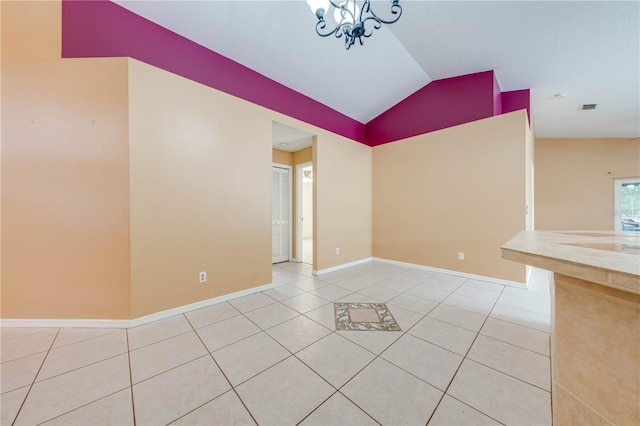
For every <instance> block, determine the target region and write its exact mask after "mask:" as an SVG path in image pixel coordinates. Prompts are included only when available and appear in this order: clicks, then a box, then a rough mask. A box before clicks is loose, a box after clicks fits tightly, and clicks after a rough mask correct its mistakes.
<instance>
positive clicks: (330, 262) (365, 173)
mask: <svg viewBox="0 0 640 426" xmlns="http://www.w3.org/2000/svg"><path fill="white" fill-rule="evenodd" d="M372 151H373V150H372V149H371V148H370V147H368V146H365V145H362V144H359V143H352V142H350V141H347V140H345V139H344V138H341V137H339V136H337V135H333V134H330V133H326V134H324V135H323V137H318V138H317V140H316V141H315V143H314V145H313V159H314V161H313V173H314V180H313V184H314V200H313V202H314V208H315V212H316V214H315V221H314V230H313V235H314V238H315V241H314V242H315V247H314V251H313V256H314V269H316V270H323V269H327V268H330V267H333V266H337V265H341V264H344V263H348V262H353V261H356V260H360V259H364V258H367V257H370V256H371V244H372V234H371V229H372V227H371V226H372V222H371V221H372ZM336 248H340V254H339V255H336Z"/></svg>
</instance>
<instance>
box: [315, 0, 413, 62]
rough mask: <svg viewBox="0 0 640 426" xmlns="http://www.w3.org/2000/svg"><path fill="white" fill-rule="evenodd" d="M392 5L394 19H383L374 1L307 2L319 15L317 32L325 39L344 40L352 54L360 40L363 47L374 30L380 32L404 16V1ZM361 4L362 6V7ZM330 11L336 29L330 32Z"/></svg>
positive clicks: (319, 0)
mask: <svg viewBox="0 0 640 426" xmlns="http://www.w3.org/2000/svg"><path fill="white" fill-rule="evenodd" d="M389 1H390V2H391V15H395V16H392V17H391V19H382V18H380V17H379V16H378V15H376V13H375V12H374V11H373V9H372V7H371V1H370V0H363V1H359V0H341V1H340V0H339V1H335V0H307V4H308V5H309V7H310V8H311V11H312V12H314V13H315V14H316V17H317V18H318V22H317V23H316V32H317V33H318V35H319V36H321V37H327V36H330V35H331V34H335V36H336V38H340V37H342V36H344V47H345V49H347V50H349V48H350V47H351V46H353V44H354V43H355V42H356V40H358V41H359V42H360V45H362V44H363V43H362V37H371V34H372V33H373V30H374V29H375V30H377V29H380V27H382V24H393V23H394V22H396V21H397V20H398V19H400V15H402V6H400V4H399V3H400V0H389ZM359 4H360V5H359ZM329 9H332V10H333V21H335V22H333V23H335V27H334V28H333V29H330V28H332V27H330V28H329V29H327V21H326V20H325V16H326V14H327V12H329Z"/></svg>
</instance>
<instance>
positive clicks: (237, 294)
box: [129, 283, 273, 327]
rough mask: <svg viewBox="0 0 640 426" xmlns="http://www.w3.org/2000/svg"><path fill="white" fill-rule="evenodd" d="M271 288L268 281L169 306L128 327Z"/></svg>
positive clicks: (133, 321)
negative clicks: (228, 292)
mask: <svg viewBox="0 0 640 426" xmlns="http://www.w3.org/2000/svg"><path fill="white" fill-rule="evenodd" d="M272 288H273V283H270V284H265V285H261V286H259V287H253V288H248V289H246V290H241V291H236V292H235V293H230V294H225V295H222V296H218V297H213V298H211V299H206V300H200V301H199V302H195V303H190V304H188V305H182V306H178V307H177V308H171V309H167V310H166V311H160V312H156V313H154V314H150V315H145V316H143V317H139V318H135V319H132V320H131V324H130V325H129V327H137V326H139V325H143V324H147V323H150V322H153V321H158V320H160V319H164V318H168V317H172V316H174V315H178V314H183V313H185V312H189V311H194V310H196V309H200V308H205V307H207V306H211V305H215V304H216V303H220V302H226V301H228V300H232V299H237V298H238V297H242V296H248V295H250V294H253V293H258V292H261V291H265V290H270V289H272Z"/></svg>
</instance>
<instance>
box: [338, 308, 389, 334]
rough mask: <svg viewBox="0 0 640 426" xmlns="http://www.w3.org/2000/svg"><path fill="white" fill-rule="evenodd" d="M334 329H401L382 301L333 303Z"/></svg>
mask: <svg viewBox="0 0 640 426" xmlns="http://www.w3.org/2000/svg"><path fill="white" fill-rule="evenodd" d="M333 310H334V312H335V315H336V330H339V331H344V330H352V331H357V330H360V331H401V330H400V326H399V325H398V323H397V322H396V320H395V318H393V315H391V312H390V311H389V308H387V305H386V304H384V303H334V304H333Z"/></svg>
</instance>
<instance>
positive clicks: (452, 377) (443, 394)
mask: <svg viewBox="0 0 640 426" xmlns="http://www.w3.org/2000/svg"><path fill="white" fill-rule="evenodd" d="M466 281H468V280H465V281H463V282H462V284H464V283H465V282H466ZM462 284H460V285H462ZM458 288H459V287H458ZM456 290H457V289H456ZM503 291H504V286H503V287H502V289H501V290H500V295H501V294H502V292H503ZM500 295H498V298H497V299H496V301H495V302H494V303H493V306H492V307H491V310H490V311H489V313H488V314H487V315H486V317H485V319H484V321H483V322H482V325H481V326H480V328H479V329H478V332H477V333H476V335H475V337H474V338H473V341H472V342H471V344H470V345H469V349H467V352H466V353H465V354H464V356H463V357H462V361H461V362H460V364H459V365H458V368H456V372H455V373H453V376H451V380H449V384H448V385H447V387H446V389H445V390H444V392H443V393H442V396H441V397H440V401H438V404H436V408H435V409H434V410H433V412H432V413H431V416H429V419H428V420H427V423H426V425H428V424H429V422H430V421H431V419H432V418H433V415H434V414H435V413H436V411H437V410H438V407H439V406H440V404H441V403H442V400H443V399H444V396H445V395H447V392H448V391H449V388H450V387H451V384H452V383H453V381H454V380H455V378H456V376H457V375H458V372H459V371H460V367H462V364H463V363H464V361H465V360H466V359H467V355H469V352H471V348H472V347H473V345H474V343H475V342H476V340H477V339H478V336H479V335H480V331H481V330H482V327H484V325H485V323H486V322H487V319H489V316H490V315H491V312H493V308H494V307H495V305H496V303H498V299H499V298H500ZM434 309H435V308H434ZM465 405H468V404H465ZM469 406H470V405H469ZM470 407H471V406H470ZM471 408H473V409H474V410H477V411H478V412H480V413H482V414H484V415H485V416H487V417H489V418H492V419H493V417H491V416H489V415H487V414H486V413H484V412H483V411H480V410H478V409H476V408H475V407H471ZM494 420H495V419H494ZM499 423H502V422H499Z"/></svg>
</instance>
